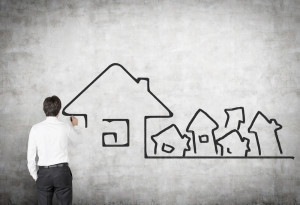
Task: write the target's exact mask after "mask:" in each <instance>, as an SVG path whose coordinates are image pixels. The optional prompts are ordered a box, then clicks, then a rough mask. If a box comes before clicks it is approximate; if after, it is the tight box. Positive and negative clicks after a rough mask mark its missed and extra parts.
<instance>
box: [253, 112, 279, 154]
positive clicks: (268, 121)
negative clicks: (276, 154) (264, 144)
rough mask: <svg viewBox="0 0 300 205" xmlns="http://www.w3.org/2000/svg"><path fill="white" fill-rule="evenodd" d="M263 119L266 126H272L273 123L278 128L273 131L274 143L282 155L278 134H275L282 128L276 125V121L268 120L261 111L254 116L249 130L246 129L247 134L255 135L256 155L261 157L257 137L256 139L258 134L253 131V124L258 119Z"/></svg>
mask: <svg viewBox="0 0 300 205" xmlns="http://www.w3.org/2000/svg"><path fill="white" fill-rule="evenodd" d="M259 118H261V119H263V120H265V121H266V122H267V123H268V124H272V123H274V124H275V125H277V126H278V127H277V128H276V129H275V130H274V134H275V137H276V141H277V145H278V148H279V151H280V153H281V154H282V148H281V144H280V141H279V138H278V134H277V131H278V130H280V129H281V128H282V125H280V124H278V122H277V121H276V119H268V118H267V117H266V116H265V115H264V114H263V113H262V112H261V111H258V112H257V113H256V115H255V116H254V118H253V120H252V122H251V124H250V126H249V128H248V133H253V134H255V138H256V143H257V147H258V153H259V155H261V146H260V142H259V137H258V134H257V130H255V129H254V128H253V127H254V124H255V122H256V121H257V120H258V119H259Z"/></svg>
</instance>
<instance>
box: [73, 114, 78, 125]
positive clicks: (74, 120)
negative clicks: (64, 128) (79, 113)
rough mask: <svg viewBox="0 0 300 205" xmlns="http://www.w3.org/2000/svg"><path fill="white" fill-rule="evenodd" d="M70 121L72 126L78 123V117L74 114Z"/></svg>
mask: <svg viewBox="0 0 300 205" xmlns="http://www.w3.org/2000/svg"><path fill="white" fill-rule="evenodd" d="M71 122H72V125H73V126H77V125H78V119H77V118H76V117H74V116H71Z"/></svg>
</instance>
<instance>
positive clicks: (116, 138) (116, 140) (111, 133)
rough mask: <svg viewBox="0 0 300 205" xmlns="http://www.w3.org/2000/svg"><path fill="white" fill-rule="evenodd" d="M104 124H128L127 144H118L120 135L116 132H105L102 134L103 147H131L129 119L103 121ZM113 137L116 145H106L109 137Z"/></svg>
mask: <svg viewBox="0 0 300 205" xmlns="http://www.w3.org/2000/svg"><path fill="white" fill-rule="evenodd" d="M102 121H104V122H109V123H111V122H125V123H126V142H125V143H123V144H118V141H119V140H120V139H118V134H117V133H116V132H103V133H102V146H103V147H129V136H130V134H129V133H130V131H129V119H103V120H102ZM111 135H112V136H113V137H114V143H110V144H108V143H106V140H105V139H106V138H107V136H111Z"/></svg>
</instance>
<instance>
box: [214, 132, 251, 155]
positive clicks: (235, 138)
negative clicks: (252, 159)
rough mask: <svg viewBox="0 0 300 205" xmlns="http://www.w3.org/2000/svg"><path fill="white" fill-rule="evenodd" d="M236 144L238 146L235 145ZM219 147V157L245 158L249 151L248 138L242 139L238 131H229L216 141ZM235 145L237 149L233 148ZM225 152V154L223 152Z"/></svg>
mask: <svg viewBox="0 0 300 205" xmlns="http://www.w3.org/2000/svg"><path fill="white" fill-rule="evenodd" d="M237 143H238V144H237ZM217 144H218V145H219V146H220V147H221V156H231V155H232V156H245V157H247V154H248V152H250V151H251V149H250V147H249V144H250V140H249V139H248V138H245V137H242V135H241V134H240V132H239V131H238V130H231V131H230V132H228V133H226V134H225V135H224V136H223V137H221V138H219V139H218V140H217ZM234 145H237V146H238V147H235V146H234ZM224 150H226V152H224Z"/></svg>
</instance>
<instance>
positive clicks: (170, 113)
mask: <svg viewBox="0 0 300 205" xmlns="http://www.w3.org/2000/svg"><path fill="white" fill-rule="evenodd" d="M114 66H116V67H119V68H121V69H122V70H123V71H124V72H125V73H126V74H127V75H128V76H129V77H130V78H131V79H132V80H133V81H134V82H135V83H136V84H139V83H141V82H146V86H147V90H146V91H147V92H148V93H149V94H150V95H151V96H152V97H153V98H154V99H155V100H156V102H158V103H159V104H160V105H161V106H162V107H163V108H164V109H165V110H166V111H167V113H168V114H167V115H146V116H145V117H144V157H145V158H147V120H148V119H151V118H170V117H172V116H173V113H172V112H171V110H170V109H169V108H168V107H167V106H166V105H165V104H164V103H163V102H162V101H161V100H159V99H158V97H157V96H156V95H154V94H153V93H152V91H151V90H150V82H149V78H135V77H133V75H131V74H130V73H129V72H128V71H127V70H126V69H125V68H124V67H123V66H122V65H120V64H118V63H113V64H111V65H109V66H108V67H107V68H106V69H105V70H104V71H102V72H101V73H100V74H99V75H98V76H97V77H96V78H95V79H94V80H92V82H91V83H89V84H88V85H87V86H86V87H85V88H84V89H83V90H82V91H80V92H79V93H78V94H77V95H76V96H75V97H74V98H73V99H72V100H71V101H70V102H69V103H68V104H67V105H66V106H65V107H64V108H63V109H62V114H63V115H65V116H72V115H73V116H81V117H84V120H85V127H86V128H87V127H88V116H87V114H86V113H67V112H66V109H67V108H68V107H70V106H71V105H72V104H73V103H74V102H75V101H76V100H77V99H78V98H79V97H80V96H81V95H82V94H83V93H84V92H85V91H87V90H88V89H89V88H90V87H91V86H92V85H93V84H94V83H95V82H96V81H97V80H98V79H100V78H101V77H102V76H103V75H104V74H105V73H106V72H107V71H108V70H109V69H110V68H112V67H114ZM114 120H115V121H116V120H117V119H114Z"/></svg>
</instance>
